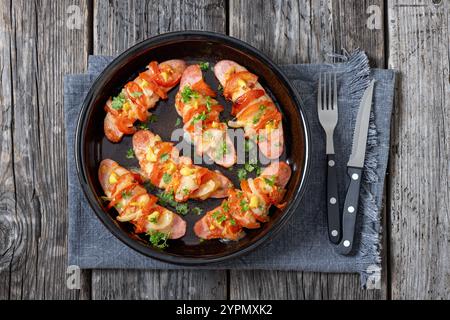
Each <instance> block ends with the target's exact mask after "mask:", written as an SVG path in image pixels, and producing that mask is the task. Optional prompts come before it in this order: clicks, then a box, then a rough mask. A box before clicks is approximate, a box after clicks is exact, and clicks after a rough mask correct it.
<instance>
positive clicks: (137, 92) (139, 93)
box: [130, 91, 144, 98]
mask: <svg viewBox="0 0 450 320" xmlns="http://www.w3.org/2000/svg"><path fill="white" fill-rule="evenodd" d="M143 94H144V93H143V92H139V91H136V92H133V93H132V94H130V96H132V97H133V98H139V97H140V96H142V95H143Z"/></svg>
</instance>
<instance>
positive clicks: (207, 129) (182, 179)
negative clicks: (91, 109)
mask: <svg viewBox="0 0 450 320" xmlns="http://www.w3.org/2000/svg"><path fill="white" fill-rule="evenodd" d="M214 74H215V76H216V77H217V79H218V80H219V82H220V83H221V85H222V86H223V95H224V97H225V98H226V99H227V100H229V101H232V102H233V106H232V110H231V114H232V115H233V116H234V117H235V118H234V119H233V120H231V121H229V122H228V125H229V126H230V127H233V128H243V129H244V132H245V136H246V138H249V139H252V140H254V141H256V142H257V143H258V146H259V149H260V151H261V152H262V153H263V154H264V156H266V157H267V158H269V159H278V158H279V157H280V156H281V154H282V152H283V148H284V139H283V128H282V119H281V113H280V111H279V110H278V109H277V107H276V106H275V104H274V103H273V101H272V99H271V98H270V97H269V96H268V95H267V93H266V91H265V90H264V88H263V87H262V86H261V84H260V83H259V82H258V78H257V76H256V75H254V74H252V73H250V72H249V71H247V69H245V68H244V67H242V66H241V65H239V64H237V63H235V62H233V61H230V60H222V61H220V62H218V63H217V64H216V65H215V67H214ZM178 83H180V86H179V89H178V92H177V94H176V96H175V102H174V104H175V108H176V111H177V113H178V114H179V115H180V116H181V117H182V119H183V123H184V127H183V129H184V131H185V132H186V133H188V136H189V139H190V142H191V143H193V144H194V147H195V150H196V152H197V153H198V154H199V155H204V154H206V155H207V156H208V157H209V158H211V159H212V160H213V161H214V162H215V163H216V164H218V165H220V166H223V167H226V168H230V167H232V166H233V165H234V164H235V163H236V160H237V157H236V150H235V148H234V144H233V142H232V141H231V139H230V137H229V135H228V132H227V130H228V126H227V124H226V123H225V122H221V121H220V114H221V112H222V111H223V110H224V107H223V106H221V105H220V104H219V102H218V101H217V100H216V99H215V98H216V93H215V92H214V90H213V89H212V88H211V87H210V86H209V85H208V84H207V83H206V82H205V81H204V78H203V73H202V68H200V66H199V65H197V64H195V65H191V66H189V67H186V64H185V62H184V61H182V60H168V61H165V62H162V63H160V64H158V63H157V62H154V61H153V62H151V63H150V64H149V66H148V69H147V70H146V71H144V72H142V73H140V74H139V76H138V77H137V78H136V79H134V80H133V81H130V82H129V83H127V84H126V85H125V87H124V88H123V89H122V90H121V92H120V94H119V95H118V96H116V97H114V98H112V99H109V100H108V101H107V103H106V106H105V111H106V112H107V114H106V117H105V122H104V130H105V135H106V137H107V138H108V139H109V140H110V141H112V142H119V141H120V140H121V139H122V137H123V135H124V134H132V135H133V138H132V144H133V150H132V151H134V155H135V156H136V158H137V160H138V161H139V166H140V172H139V174H138V173H135V172H131V171H128V170H127V169H125V168H123V167H121V166H120V165H119V164H118V163H116V162H114V161H113V160H109V159H106V160H103V161H102V162H101V163H100V168H99V172H98V177H99V180H100V184H101V186H102V188H103V190H104V191H105V194H106V197H107V200H108V201H109V204H108V209H110V208H113V207H114V208H115V209H116V210H117V212H118V216H117V220H119V221H121V222H130V223H132V224H133V225H134V227H135V232H136V233H137V234H139V233H147V234H149V235H150V242H151V243H152V244H153V245H154V246H156V247H159V248H163V247H164V246H165V245H166V240H167V239H177V238H181V237H183V236H184V235H185V233H186V222H185V221H184V220H183V219H182V218H181V217H179V216H178V215H177V214H175V213H173V212H171V211H170V210H167V209H165V208H163V207H162V206H159V205H157V204H156V202H157V198H156V197H155V196H153V195H151V194H149V193H148V192H147V190H146V189H145V188H144V187H143V186H142V185H141V184H142V183H143V180H142V179H148V180H149V181H150V182H151V184H152V185H154V186H156V187H157V188H160V189H163V190H164V192H165V193H166V194H169V195H170V196H171V197H172V196H173V200H174V201H176V202H185V201H187V200H189V199H195V200H207V199H209V198H227V199H226V200H224V201H223V202H222V204H221V205H220V206H219V207H217V208H215V209H214V210H211V211H209V212H208V213H206V214H205V215H204V216H203V217H202V218H201V219H200V220H198V221H197V222H196V224H195V226H194V232H195V234H196V236H197V237H199V238H201V239H227V240H239V239H241V238H242V237H243V236H245V232H244V229H256V228H259V227H260V226H261V223H264V222H267V221H268V220H269V209H270V207H271V206H272V205H274V206H276V207H278V208H283V207H284V205H285V204H284V203H283V197H284V193H285V187H286V184H287V183H288V181H289V179H290V177H291V169H290V167H289V165H288V164H286V163H285V162H279V161H278V160H276V161H275V162H273V163H272V164H270V165H269V166H268V167H266V168H265V169H264V170H263V171H262V173H261V174H260V175H259V176H258V177H256V178H254V179H253V178H250V179H247V180H242V181H241V183H240V189H235V188H234V186H233V184H232V183H231V181H230V180H229V179H228V178H227V177H225V176H224V175H223V174H222V173H220V172H219V171H213V170H210V169H207V168H204V167H202V166H198V165H194V164H193V163H192V160H191V159H190V158H188V157H185V156H180V152H179V150H178V149H177V148H176V147H175V146H174V144H173V143H171V142H165V141H162V139H161V138H160V136H159V135H157V134H155V133H153V132H151V131H150V130H137V129H136V128H135V126H134V123H135V122H136V121H137V120H139V121H146V120H147V118H148V116H149V115H150V113H149V111H148V110H149V109H151V108H153V107H154V106H155V104H156V102H157V101H158V100H159V99H166V98H167V92H168V91H169V90H171V89H172V88H174V87H175V86H176V85H177V84H178ZM130 151H131V150H130Z"/></svg>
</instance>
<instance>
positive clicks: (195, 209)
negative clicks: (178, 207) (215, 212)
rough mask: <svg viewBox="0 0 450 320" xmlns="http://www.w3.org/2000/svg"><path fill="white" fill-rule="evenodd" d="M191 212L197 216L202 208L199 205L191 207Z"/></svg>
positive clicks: (201, 211)
mask: <svg viewBox="0 0 450 320" xmlns="http://www.w3.org/2000/svg"><path fill="white" fill-rule="evenodd" d="M192 212H193V213H194V214H196V215H198V216H199V215H201V214H202V213H203V209H201V208H199V207H195V208H194V209H192Z"/></svg>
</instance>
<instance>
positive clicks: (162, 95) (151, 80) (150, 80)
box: [139, 72, 167, 99]
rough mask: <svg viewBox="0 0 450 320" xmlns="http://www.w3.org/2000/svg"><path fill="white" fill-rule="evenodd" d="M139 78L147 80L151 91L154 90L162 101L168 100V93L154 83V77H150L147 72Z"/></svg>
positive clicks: (142, 73)
mask: <svg viewBox="0 0 450 320" xmlns="http://www.w3.org/2000/svg"><path fill="white" fill-rule="evenodd" d="M139 78H141V79H143V80H145V81H146V82H147V83H148V86H149V87H150V90H152V91H153V92H154V93H155V94H156V95H157V96H158V97H160V98H161V99H166V98H167V94H166V92H165V91H164V90H163V89H162V88H161V87H160V86H159V85H158V84H157V83H155V82H154V78H153V77H152V76H150V75H148V74H147V73H146V72H141V73H140V74H139Z"/></svg>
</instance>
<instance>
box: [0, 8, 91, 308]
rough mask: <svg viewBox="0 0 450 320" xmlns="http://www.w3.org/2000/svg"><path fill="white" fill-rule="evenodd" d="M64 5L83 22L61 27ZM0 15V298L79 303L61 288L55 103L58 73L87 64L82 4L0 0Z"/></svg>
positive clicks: (60, 175) (58, 114) (62, 196)
mask: <svg viewBox="0 0 450 320" xmlns="http://www.w3.org/2000/svg"><path fill="white" fill-rule="evenodd" d="M72 4H73V5H76V6H78V8H79V9H80V13H81V15H82V16H81V18H82V19H84V20H82V21H81V22H82V23H81V26H80V29H69V28H67V26H66V19H67V17H68V14H67V13H66V10H67V7H68V6H69V5H72ZM0 9H1V11H0V12H2V20H1V31H2V32H1V39H0V41H1V43H2V54H1V59H2V65H1V68H2V72H1V76H2V79H1V83H2V85H1V88H2V94H1V97H2V105H3V103H5V106H6V108H3V107H2V112H1V114H2V121H1V123H2V136H1V137H0V141H1V146H2V147H1V156H2V158H1V159H2V164H1V166H0V168H1V169H0V170H1V173H2V174H1V176H2V178H1V179H5V180H4V181H5V184H3V183H1V187H0V188H1V189H0V194H1V195H2V196H1V211H2V217H1V221H2V222H1V225H2V242H1V243H0V252H2V256H1V258H0V266H1V267H0V288H1V289H0V297H1V298H9V299H42V298H50V299H52V298H53V299H65V298H67V299H73V298H82V297H84V295H85V293H86V292H89V288H83V290H80V291H79V290H68V289H67V287H66V267H67V256H66V247H67V239H66V235H67V200H66V199H67V176H66V157H65V154H66V153H65V150H66V146H65V143H64V142H65V139H64V113H63V104H62V100H63V75H64V74H65V73H74V72H81V71H83V70H84V66H85V63H86V59H87V39H88V37H87V35H88V34H87V29H86V16H87V15H86V12H87V11H86V10H87V7H86V3H85V2H84V1H58V2H56V1H34V2H29V1H6V0H2V1H0ZM3 62H4V63H3ZM3 173H4V174H5V175H3ZM11 173H13V176H11ZM3 239H5V240H6V241H5V242H3ZM3 253H5V254H3Z"/></svg>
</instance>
